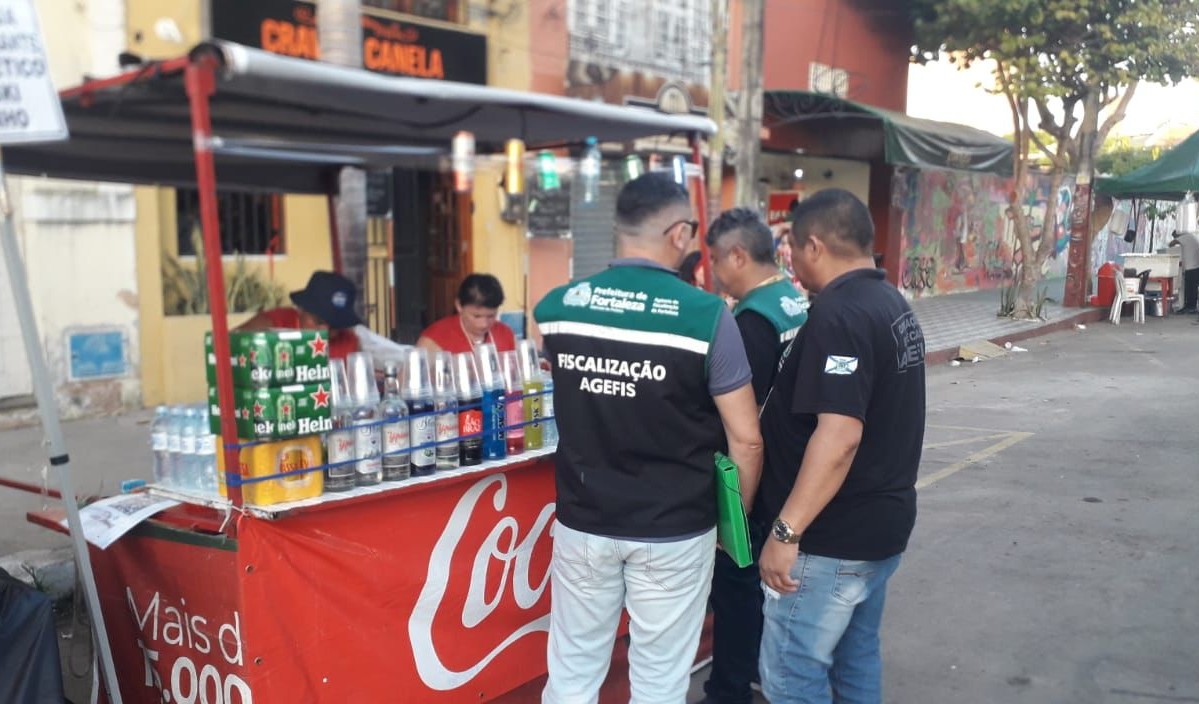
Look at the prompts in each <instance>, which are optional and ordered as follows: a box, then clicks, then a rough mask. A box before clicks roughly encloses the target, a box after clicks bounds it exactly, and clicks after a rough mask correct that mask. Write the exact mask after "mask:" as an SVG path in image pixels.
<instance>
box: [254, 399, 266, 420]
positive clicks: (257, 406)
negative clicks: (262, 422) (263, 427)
mask: <svg viewBox="0 0 1199 704" xmlns="http://www.w3.org/2000/svg"><path fill="white" fill-rule="evenodd" d="M264 412H266V406H263V405H262V404H261V403H258V402H257V401H255V402H254V417H255V418H261V417H262V414H263V413H264Z"/></svg>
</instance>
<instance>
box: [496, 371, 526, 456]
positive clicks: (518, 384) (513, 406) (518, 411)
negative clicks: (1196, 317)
mask: <svg viewBox="0 0 1199 704" xmlns="http://www.w3.org/2000/svg"><path fill="white" fill-rule="evenodd" d="M500 371H502V372H503V374H504V398H505V399H506V401H505V404H504V408H505V411H504V438H505V440H506V445H505V450H506V452H507V454H508V456H509V457H511V456H513V455H519V454H520V453H522V452H524V451H525V411H524V386H525V382H524V377H523V376H522V375H521V373H520V357H519V356H517V354H516V350H509V351H507V352H504V353H502V354H501V355H500Z"/></svg>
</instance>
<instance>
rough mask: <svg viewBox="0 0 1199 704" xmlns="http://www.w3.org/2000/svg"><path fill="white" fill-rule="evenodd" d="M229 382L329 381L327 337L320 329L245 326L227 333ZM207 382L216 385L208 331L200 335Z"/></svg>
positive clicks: (260, 384) (253, 385)
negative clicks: (265, 328) (231, 373)
mask: <svg viewBox="0 0 1199 704" xmlns="http://www.w3.org/2000/svg"><path fill="white" fill-rule="evenodd" d="M229 355H230V360H229V363H230V365H232V367H233V386H234V387H236V388H241V389H250V388H262V387H266V386H287V385H289V384H315V383H318V382H325V383H326V386H328V381H329V337H328V334H327V333H326V332H325V331H324V330H283V329H276V330H247V331H233V332H230V333H229ZM204 358H205V360H206V363H207V373H208V385H209V386H210V387H215V386H216V353H215V352H213V346H212V333H211V332H209V333H206V334H205V335H204Z"/></svg>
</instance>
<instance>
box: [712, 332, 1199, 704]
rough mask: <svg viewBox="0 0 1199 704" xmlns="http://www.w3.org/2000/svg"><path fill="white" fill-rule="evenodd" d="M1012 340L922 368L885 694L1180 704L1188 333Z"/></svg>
mask: <svg viewBox="0 0 1199 704" xmlns="http://www.w3.org/2000/svg"><path fill="white" fill-rule="evenodd" d="M1019 345H1020V346H1022V347H1025V348H1027V349H1028V351H1027V352H1014V353H1012V354H1011V355H1010V357H1008V358H1005V359H998V360H992V361H987V362H981V363H978V364H964V365H962V366H959V367H951V366H949V365H938V366H936V367H935V368H931V369H930V370H929V374H928V396H929V407H928V433H927V437H926V441H925V452H924V460H923V462H922V465H921V471H920V494H919V518H918V519H917V522H916V530H915V533H914V534H913V536H912V540H911V544H910V545H909V548H908V552H907V553H906V555H905V556H904V559H903V563H902V564H901V566H900V568H899V572H898V573H897V574H896V576H895V577H894V578H893V579H892V581H891V585H890V590H889V592H888V601H887V607H886V616H885V620H884V626H883V658H884V668H885V674H884V691H885V701H886V702H887V703H888V704H942V703H944V704H993V703H995V704H999V703H1007V702H1021V703H1024V702H1028V703H1037V704H1042V703H1043V704H1100V703H1111V704H1152V703H1153V702H1199V539H1197V538H1199V517H1197V515H1196V507H1197V506H1199V481H1197V480H1196V475H1199V327H1197V326H1194V325H1192V324H1191V318H1182V317H1174V318H1170V319H1164V320H1163V319H1150V320H1149V322H1148V324H1146V325H1132V324H1129V323H1125V324H1123V325H1120V326H1112V325H1109V324H1107V323H1106V322H1105V323H1097V324H1093V325H1089V326H1087V327H1086V329H1085V330H1071V331H1068V332H1062V333H1056V334H1053V335H1050V336H1046V337H1042V338H1036V339H1032V340H1027V341H1024V342H1021V343H1019ZM706 674H707V673H706V671H701V672H700V673H698V674H697V675H696V676H695V678H694V685H695V686H693V688H692V696H691V697H689V699H688V700H689V701H691V702H695V701H699V700H700V699H702V696H703V695H702V690H701V689H700V684H701V683H702V681H703V680H704V679H705V678H706ZM760 701H764V700H760Z"/></svg>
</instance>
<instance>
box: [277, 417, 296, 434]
mask: <svg viewBox="0 0 1199 704" xmlns="http://www.w3.org/2000/svg"><path fill="white" fill-rule="evenodd" d="M298 427H299V423H298V422H296V421H294V420H281V421H279V435H295V433H296V429H297V428H298Z"/></svg>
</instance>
